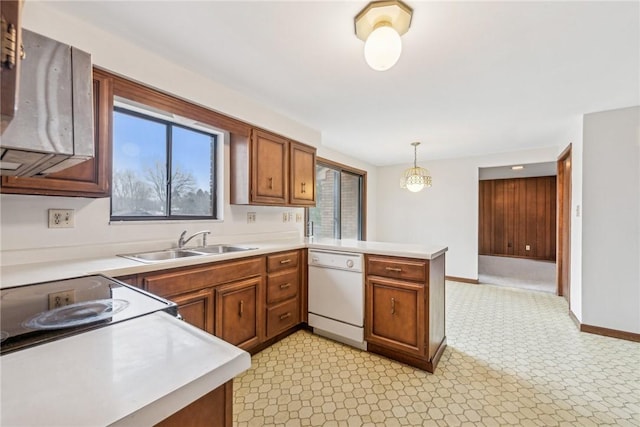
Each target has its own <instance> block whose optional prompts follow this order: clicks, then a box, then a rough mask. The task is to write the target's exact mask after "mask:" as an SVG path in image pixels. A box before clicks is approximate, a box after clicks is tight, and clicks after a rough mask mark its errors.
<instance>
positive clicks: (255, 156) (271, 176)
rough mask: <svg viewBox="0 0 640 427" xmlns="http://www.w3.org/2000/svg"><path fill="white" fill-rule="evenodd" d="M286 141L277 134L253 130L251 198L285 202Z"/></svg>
mask: <svg viewBox="0 0 640 427" xmlns="http://www.w3.org/2000/svg"><path fill="white" fill-rule="evenodd" d="M288 146H289V142H288V141H287V140H286V139H284V138H282V137H279V136H277V135H272V134H270V133H267V132H263V131H259V130H254V131H253V134H252V153H251V154H252V164H251V201H252V202H255V203H265V204H277V205H281V206H282V205H285V204H287V201H288V200H287V198H288V192H287V179H288V176H289V175H288V173H287V171H288Z"/></svg>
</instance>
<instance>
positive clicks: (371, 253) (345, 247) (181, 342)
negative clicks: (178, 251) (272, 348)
mask: <svg viewBox="0 0 640 427" xmlns="http://www.w3.org/2000/svg"><path fill="white" fill-rule="evenodd" d="M243 245H244V246H247V247H251V248H254V249H252V250H248V251H244V252H235V253H225V254H220V255H210V256H202V257H191V258H187V259H185V258H182V259H177V260H170V261H162V262H156V263H141V262H138V261H133V260H131V259H127V258H123V257H119V256H115V255H104V254H98V253H97V252H96V256H93V257H91V258H78V259H74V260H68V261H65V262H64V264H63V265H62V268H61V263H60V262H58V261H47V262H41V263H31V264H15V265H5V266H3V271H2V287H3V288H6V287H10V286H17V285H25V284H29V283H35V282H39V281H44V280H61V279H65V278H70V277H78V276H82V275H87V274H97V273H99V274H104V275H106V276H110V277H115V278H127V280H128V281H129V282H130V283H134V284H136V285H138V286H140V287H142V288H143V289H144V288H148V287H149V284H151V283H155V284H158V285H159V286H162V283H165V282H164V281H163V280H164V279H163V280H155V282H154V281H152V280H151V278H152V277H173V275H177V274H179V275H181V276H184V275H189V274H199V276H193V277H207V276H206V275H203V272H206V271H207V270H206V269H210V268H212V269H215V268H217V269H221V268H223V269H224V268H225V266H232V265H233V264H234V263H238V262H245V263H246V262H250V263H251V264H252V265H254V264H255V266H256V267H255V268H257V270H256V273H255V274H256V276H255V277H256V278H257V279H256V280H255V283H256V285H255V286H256V295H257V301H256V308H255V310H256V311H255V316H256V319H255V324H256V325H257V326H256V332H255V333H256V336H257V337H258V338H257V341H255V340H254V341H250V344H247V345H246V346H245V345H244V344H241V347H242V348H243V349H245V350H247V351H249V352H255V351H259V350H261V349H262V348H265V346H268V345H270V344H272V343H273V342H275V340H278V339H281V338H282V337H284V336H286V334H288V333H291V332H292V331H295V330H297V329H298V328H299V327H300V326H302V325H304V324H305V323H306V304H307V302H306V298H307V293H306V285H307V278H306V271H307V269H306V253H307V251H306V249H307V248H310V249H311V248H313V249H321V250H329V249H330V250H340V251H345V252H353V253H361V254H364V255H365V259H366V260H367V261H366V269H365V272H366V276H365V277H366V287H367V297H366V305H367V310H366V317H365V330H366V339H367V341H368V343H369V350H370V351H373V352H376V353H379V354H382V355H385V356H387V357H390V358H393V359H396V360H399V361H402V362H405V363H408V364H412V365H414V366H418V367H420V368H421V369H425V370H428V371H430V372H434V370H435V368H436V366H437V363H438V360H439V358H440V356H441V354H442V351H443V350H444V348H445V346H446V337H445V330H444V320H445V318H444V315H445V313H444V259H445V257H444V255H445V252H446V251H447V248H446V247H443V246H432V247H428V246H425V245H404V244H394V243H384V242H364V241H346V240H345V241H340V240H323V239H307V240H299V239H298V240H295V239H294V240H282V241H273V240H264V241H250V242H244V243H243ZM169 246H171V242H167V243H166V246H165V247H169ZM140 249H141V250H148V249H150V248H148V247H143V246H140ZM153 249H158V248H157V247H155V248H153ZM100 250H101V251H104V247H103V248H101V249H100ZM116 250H120V249H116ZM84 252H85V253H88V252H90V251H87V250H86V248H85V251H84ZM290 253H294V254H298V255H297V256H299V257H300V258H299V261H297V262H298V265H299V270H296V271H299V272H300V273H299V274H300V284H299V288H298V290H297V292H298V294H297V296H295V297H294V298H295V299H294V300H292V301H296V304H299V305H298V306H297V307H298V309H299V310H300V311H299V313H300V315H299V317H297V316H296V315H294V316H291V317H293V318H294V319H295V322H294V323H287V324H286V329H285V330H281V329H275V330H274V331H275V332H274V334H272V335H270V336H267V327H265V323H266V322H267V321H268V319H267V320H265V318H266V317H268V313H269V311H268V310H269V309H270V307H271V306H270V305H269V304H267V300H266V298H267V296H266V294H267V292H266V286H267V284H268V283H269V282H268V278H269V277H270V275H268V270H267V265H270V264H268V263H267V259H273V260H284V261H287V260H288V259H289V258H287V260H285V259H283V258H282V254H290ZM45 258H46V257H45ZM252 268H253V267H252ZM192 271H193V272H196V273H191V272H192ZM218 271H227V270H218ZM229 271H230V270H229ZM288 271H289V270H285V272H284V274H290V273H288ZM225 274H226V273H225ZM246 274H249V273H246ZM252 274H253V273H252ZM186 277H191V276H186ZM189 280H190V281H189V283H192V284H193V283H195V281H193V280H192V279H189ZM243 280H244V281H246V279H243ZM154 286H155V285H154ZM203 286H204V285H203ZM206 286H209V288H207V289H213V292H214V293H215V292H218V290H219V289H221V288H222V289H224V288H225V287H228V286H227V285H226V284H224V283H221V285H216V284H213V285H206ZM211 286H213V287H212V288H211ZM203 289H204V288H203ZM146 290H150V289H146ZM189 291H190V292H191V293H193V292H194V291H195V292H201V291H200V290H189ZM216 295H225V293H224V292H222V293H220V292H218V293H217V294H216ZM163 296H164V295H163ZM167 298H168V299H171V297H167ZM218 299H219V298H218ZM263 299H264V300H265V301H263ZM387 300H388V301H392V303H393V304H395V307H394V310H395V313H403V314H402V316H399V317H398V316H395V317H394V313H391V312H387V311H388V310H387V307H386V306H385V304H387V303H388V301H387ZM178 304H179V307H180V303H178ZM245 307H248V306H245ZM205 309H206V310H214V307H213V306H211V307H209V306H206V308H205ZM245 309H246V308H245ZM403 309H407V311H404V312H403V311H402V310H403ZM241 310H242V309H241ZM207 313H208V312H207ZM207 313H204V315H205V316H208V314H207ZM211 313H212V312H211ZM211 316H212V318H213V314H211ZM215 319H216V322H217V323H219V322H220V321H222V320H220V319H221V318H220V317H215ZM285 319H287V321H288V319H289V317H287V316H285ZM186 320H187V321H189V319H188V318H186ZM203 329H205V330H206V328H203ZM211 331H214V332H216V333H215V335H218V336H219V337H220V336H224V333H223V334H222V335H220V334H218V332H219V331H220V330H219V329H215V328H213V329H210V330H209V332H211ZM248 342H249V341H245V343H248ZM234 344H236V345H238V343H237V342H236V343H234ZM52 352H53V353H54V354H58V355H59V357H56V358H53V359H52V358H51V357H50V355H51V354H52ZM185 358H187V359H185ZM185 360H188V361H187V362H185ZM43 361H45V362H46V363H43ZM0 362H1V363H2V370H3V379H2V389H3V393H2V407H3V412H2V424H5V423H7V424H12V423H16V422H14V421H17V420H19V419H20V416H22V415H20V413H24V416H30V417H34V416H35V417H37V416H39V415H37V414H51V413H52V410H51V409H50V408H49V406H48V405H53V406H54V407H60V408H61V407H64V405H62V404H61V403H60V402H58V401H57V400H56V399H51V398H48V397H47V398H45V397H44V396H45V395H47V396H48V395H50V394H52V395H56V393H57V396H60V399H67V401H78V400H77V399H81V402H82V404H81V405H79V406H78V407H81V408H83V409H82V410H81V411H78V413H76V414H75V415H74V414H73V413H74V411H71V415H69V416H71V417H72V418H73V417H77V418H73V419H75V420H76V423H77V421H78V420H81V421H82V422H85V421H86V422H88V420H89V419H90V420H91V423H93V424H95V423H98V424H104V425H108V424H114V423H115V424H116V425H135V424H136V423H138V424H139V423H140V422H142V423H143V424H148V423H150V424H152V423H156V422H159V421H160V420H161V419H164V418H166V417H167V416H169V415H170V414H171V413H173V412H176V411H177V410H179V409H180V408H181V407H184V406H185V405H187V404H188V403H189V402H192V401H195V400H197V399H199V398H200V397H202V396H205V395H207V394H208V393H210V392H212V391H213V390H215V389H216V388H218V387H221V386H222V387H224V384H227V383H228V384H230V383H229V381H230V380H231V379H232V378H233V377H234V376H236V375H238V374H240V373H241V372H243V371H244V370H246V369H248V368H249V366H250V359H249V354H248V353H246V352H245V351H243V350H240V349H238V348H236V347H234V346H232V345H230V344H228V343H226V342H224V341H222V340H221V339H219V338H216V337H214V336H211V334H206V333H204V332H202V331H199V330H198V329H196V328H194V327H193V326H191V325H187V324H185V323H184V322H180V321H179V320H177V319H175V318H172V317H171V316H169V315H168V314H166V313H154V314H153V315H148V316H143V317H141V318H138V319H132V320H129V321H126V322H122V323H119V324H115V325H112V326H109V327H104V328H101V329H98V330H94V331H90V332H86V333H83V334H79V335H76V336H73V337H70V338H65V339H61V340H58V341H55V342H52V343H48V344H43V345H40V346H37V347H33V348H30V349H26V350H21V351H18V352H15V353H11V354H8V355H5V356H2V358H0ZM132 368H135V369H132ZM20 372H23V373H24V372H28V374H26V375H25V376H22V374H20ZM43 378H45V379H46V380H43ZM36 384H39V385H40V387H36ZM48 384H58V385H59V384H64V387H63V390H62V392H59V391H57V389H55V390H54V388H51V387H55V386H51V387H49V386H48ZM134 384H135V385H136V387H132V385H134ZM95 387H97V390H94V388H95ZM229 387H230V386H229ZM88 390H91V391H90V392H89V391H88ZM133 390H138V394H135V393H134V391H133ZM34 393H35V396H36V397H32V395H34ZM37 396H41V397H37ZM73 396H75V398H73ZM141 396H144V398H143V400H144V401H141V400H140V399H141ZM34 402H35V403H34ZM37 402H40V403H38V405H41V407H39V408H35V409H34V407H33V405H34V404H36V403H37ZM56 402H58V403H56ZM118 402H119V403H118ZM27 403H28V407H29V409H27V406H25V405H27ZM159 407H162V408H165V409H163V411H156V409H157V408H159ZM9 408H12V410H11V411H9V410H8V409H9ZM171 408H172V409H171ZM150 413H153V414H154V415H153V416H154V417H155V418H149V414H150ZM98 416H100V417H101V418H99V419H98V418H97V417H98ZM16 417H17V418H16ZM60 417H62V418H60ZM60 417H58V416H57V415H56V419H68V420H69V423H72V419H71V418H64V414H61V415H60ZM82 417H89V418H82ZM91 417H94V418H91ZM29 419H31V418H29ZM86 422H85V423H86Z"/></svg>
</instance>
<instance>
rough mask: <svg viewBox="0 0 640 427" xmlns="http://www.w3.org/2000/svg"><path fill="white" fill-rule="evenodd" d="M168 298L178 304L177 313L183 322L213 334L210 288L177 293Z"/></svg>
mask: <svg viewBox="0 0 640 427" xmlns="http://www.w3.org/2000/svg"><path fill="white" fill-rule="evenodd" d="M169 299H170V300H171V301H173V302H175V303H176V304H178V313H179V314H180V315H181V316H182V319H183V320H184V321H185V322H187V323H189V324H190V325H193V326H195V327H197V328H200V329H202V330H203V331H207V332H209V333H210V334H213V292H212V291H211V289H203V290H201V291H197V292H190V293H188V294H182V295H177V296H175V297H172V298H169Z"/></svg>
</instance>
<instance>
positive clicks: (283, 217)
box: [282, 212, 289, 222]
mask: <svg viewBox="0 0 640 427" xmlns="http://www.w3.org/2000/svg"><path fill="white" fill-rule="evenodd" d="M288 220H289V214H288V213H287V212H282V222H287V221H288Z"/></svg>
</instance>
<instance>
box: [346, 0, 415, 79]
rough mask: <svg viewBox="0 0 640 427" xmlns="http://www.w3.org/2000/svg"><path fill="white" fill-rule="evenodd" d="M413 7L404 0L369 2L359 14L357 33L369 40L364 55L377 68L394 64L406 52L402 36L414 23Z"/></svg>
mask: <svg viewBox="0 0 640 427" xmlns="http://www.w3.org/2000/svg"><path fill="white" fill-rule="evenodd" d="M412 14H413V10H412V9H411V8H410V7H409V6H407V5H406V4H404V3H403V2H401V1H400V0H383V1H374V2H371V3H369V4H368V5H367V6H366V7H365V8H364V9H362V10H361V11H360V13H358V15H357V16H356V17H355V31H356V36H357V37H358V38H359V39H360V40H363V41H364V42H365V47H364V57H365V60H366V61H367V64H369V66H370V67H371V68H373V69H374V70H376V71H385V70H388V69H389V68H391V67H393V66H394V65H395V63H396V62H398V59H399V58H400V53H401V52H402V41H401V40H400V36H401V35H403V34H404V33H406V32H407V31H408V30H409V27H410V26H411V16H412Z"/></svg>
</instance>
